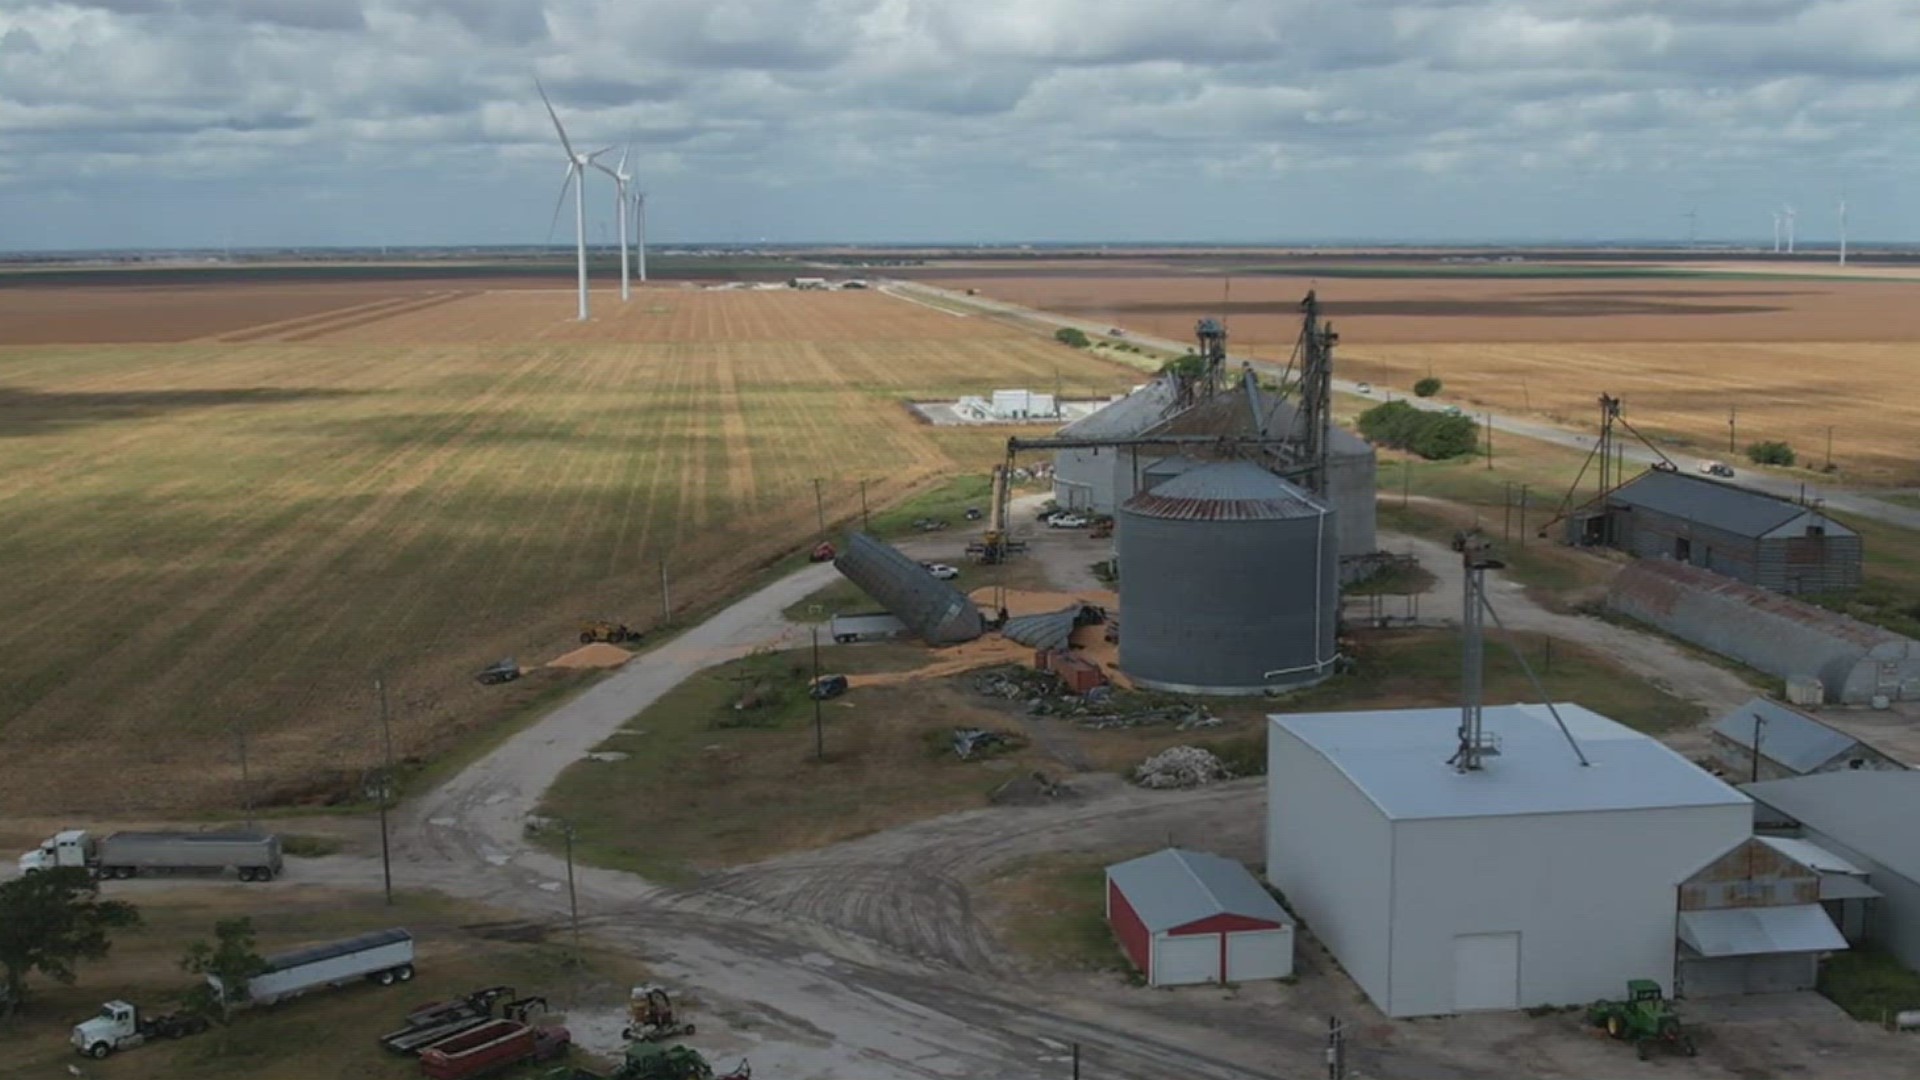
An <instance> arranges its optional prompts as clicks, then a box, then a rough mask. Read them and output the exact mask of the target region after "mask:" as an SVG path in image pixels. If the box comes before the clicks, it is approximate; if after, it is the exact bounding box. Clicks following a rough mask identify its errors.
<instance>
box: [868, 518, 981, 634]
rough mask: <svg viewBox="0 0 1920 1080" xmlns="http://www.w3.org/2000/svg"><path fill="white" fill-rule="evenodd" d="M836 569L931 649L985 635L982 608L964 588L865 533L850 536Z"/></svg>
mask: <svg viewBox="0 0 1920 1080" xmlns="http://www.w3.org/2000/svg"><path fill="white" fill-rule="evenodd" d="M833 565H834V568H835V569H836V570H839V571H840V572H841V573H842V574H845V575H846V576H847V579H848V580H849V581H852V582H853V583H854V584H855V585H858V586H860V587H861V588H862V589H864V590H866V593H867V595H868V596H871V597H873V598H874V600H875V601H877V602H878V603H879V604H880V606H881V607H884V608H886V609H887V610H888V611H890V612H892V613H893V614H894V616H895V617H896V618H898V619H899V620H900V621H901V622H903V623H906V624H907V629H908V630H911V631H913V633H915V634H917V635H919V637H920V638H921V639H922V640H924V641H926V642H927V643H928V644H929V645H952V644H956V643H958V642H962V641H972V640H973V639H974V638H977V637H979V636H980V635H981V634H982V633H984V632H985V631H986V623H985V621H984V620H983V619H981V617H980V609H979V608H977V607H975V606H974V603H973V601H971V600H969V599H967V598H966V596H964V595H962V594H961V592H960V590H958V589H956V588H954V587H953V586H951V585H949V584H947V583H946V582H944V581H940V580H938V579H936V578H935V577H934V576H933V575H932V574H929V573H927V570H926V567H923V566H921V565H920V564H919V563H917V562H915V561H913V560H912V559H910V558H908V557H907V555H906V554H905V553H904V552H902V551H901V550H900V549H898V548H896V547H894V546H893V545H891V544H888V543H886V542H884V541H881V540H876V539H874V538H873V537H871V536H868V535H867V534H866V533H853V534H851V535H849V536H848V537H847V543H846V548H845V550H843V551H841V553H840V555H839V557H838V558H836V559H834V560H833Z"/></svg>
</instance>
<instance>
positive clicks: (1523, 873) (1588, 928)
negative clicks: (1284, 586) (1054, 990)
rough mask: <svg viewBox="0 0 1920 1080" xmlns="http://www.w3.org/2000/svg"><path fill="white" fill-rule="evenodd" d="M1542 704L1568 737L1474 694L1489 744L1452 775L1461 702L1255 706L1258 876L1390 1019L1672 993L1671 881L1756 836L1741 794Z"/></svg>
mask: <svg viewBox="0 0 1920 1080" xmlns="http://www.w3.org/2000/svg"><path fill="white" fill-rule="evenodd" d="M1554 710H1556V711H1557V712H1558V714H1559V718H1560V721H1562V722H1564V723H1565V731H1564V732H1563V731H1562V729H1561V726H1560V723H1559V722H1556V720H1555V717H1554V714H1553V712H1550V711H1549V710H1548V708H1547V707H1546V706H1544V705H1503V706H1487V707H1486V708H1485V709H1484V710H1483V713H1482V729H1483V732H1484V736H1485V738H1487V739H1488V740H1490V742H1491V744H1492V745H1494V746H1497V748H1498V751H1499V752H1498V754H1497V755H1494V756H1491V757H1488V758H1487V759H1486V760H1485V763H1484V765H1483V767H1482V768H1480V769H1478V770H1473V771H1467V772H1460V771H1457V770H1456V769H1455V767H1454V765H1452V764H1450V758H1452V757H1453V755H1454V754H1455V753H1456V752H1457V750H1458V748H1459V745H1460V736H1459V728H1460V725H1461V712H1460V710H1459V709H1406V710H1398V711H1392V712H1348V713H1321V714H1318V715H1293V716H1285V715H1283V716H1274V717H1272V718H1271V725H1270V728H1269V730H1268V737H1267V814H1268V820H1267V878H1268V880H1269V881H1271V882H1272V883H1273V884H1274V885H1275V886H1277V887H1279V889H1280V890H1281V892H1282V893H1283V894H1284V895H1285V896H1286V897H1287V902H1288V904H1289V906H1290V907H1291V908H1292V909H1293V911H1294V912H1295V913H1296V914H1297V915H1299V917H1300V918H1301V919H1303V920H1305V921H1306V922H1307V923H1308V925H1310V926H1312V927H1313V932H1314V936H1315V937H1317V938H1318V939H1319V940H1320V941H1321V943H1323V944H1324V945H1326V947H1327V948H1328V949H1329V950H1330V951H1331V952H1332V953H1333V955H1334V956H1335V957H1337V958H1338V959H1339V961H1340V964H1341V966H1342V967H1343V968H1345V969H1346V971H1347V973H1348V974H1349V975H1350V976H1352V977H1353V980H1354V982H1356V983H1358V984H1359V986H1360V988H1361V989H1362V990H1363V991H1365V992H1366V994H1367V996H1368V997H1369V998H1371V999H1372V1000H1373V1002H1374V1004H1376V1005H1378V1006H1379V1007H1380V1009H1381V1011H1382V1012H1384V1013H1386V1014H1387V1015H1388V1016H1392V1017H1410V1016H1432V1015H1438V1014H1447V1013H1461V1012H1471V1011H1475V1010H1489V1009H1517V1008H1525V1007H1531V1006H1541V1005H1554V1006H1560V1005H1575V1004H1580V1003H1583V1002H1590V1001H1593V1000H1596V999H1599V998H1608V997H1618V996H1619V994H1620V992H1621V989H1622V988H1623V987H1625V986H1626V984H1627V980H1629V979H1653V980H1656V981H1657V982H1659V983H1660V984H1661V986H1662V987H1663V988H1664V989H1666V990H1667V991H1669V992H1671V991H1672V989H1673V982H1674V973H1675V963H1676V959H1677V953H1678V948H1677V946H1678V941H1679V939H1678V938H1677V937H1676V931H1677V916H1678V911H1679V895H1678V887H1679V885H1680V883H1681V882H1684V881H1686V880H1688V879H1689V878H1690V877H1692V876H1693V875H1694V874H1696V873H1698V872H1699V871H1700V870H1702V869H1703V868H1705V867H1707V866H1708V865H1709V864H1711V863H1713V862H1714V861H1715V860H1716V859H1719V858H1721V857H1722V856H1724V855H1726V854H1727V853H1728V852H1729V851H1732V850H1733V849H1734V848H1736V847H1738V846H1739V845H1740V844H1742V843H1744V842H1745V841H1746V840H1747V839H1748V838H1749V837H1750V836H1751V835H1752V829H1753V809H1752V803H1751V802H1750V801H1749V800H1748V799H1747V798H1746V797H1745V796H1744V795H1741V794H1740V793H1739V792H1738V791H1735V790H1734V789H1732V788H1730V787H1728V786H1727V785H1726V784H1723V783H1721V782H1720V781H1719V780H1717V779H1715V778H1714V777H1713V776H1712V775H1710V774H1709V773H1707V772H1706V771H1705V770H1703V769H1701V768H1699V767H1698V766H1696V765H1694V764H1693V763H1692V762H1690V761H1688V760H1687V759H1685V758H1683V757H1681V756H1680V755H1679V754H1677V753H1675V752H1674V751H1673V750H1671V749H1669V748H1667V747H1666V746H1663V745H1661V744H1660V743H1659V742H1657V741H1655V740H1653V739H1651V738H1648V737H1647V736H1645V735H1642V734H1640V733H1639V732H1636V731H1633V730H1631V729H1629V728H1626V727H1623V726H1622V725H1620V724H1616V723H1614V722H1613V721H1611V720H1608V719H1607V718H1605V717H1603V716H1600V715H1598V714H1596V713H1593V712H1590V711H1588V710H1586V709H1583V708H1581V707H1579V706H1578V705H1568V704H1561V705H1556V706H1554ZM1569 740H1571V741H1572V742H1574V743H1576V744H1577V745H1578V747H1579V756H1576V754H1575V751H1574V749H1573V747H1572V746H1570V745H1569ZM1582 757H1584V759H1585V760H1584V763H1583V761H1582Z"/></svg>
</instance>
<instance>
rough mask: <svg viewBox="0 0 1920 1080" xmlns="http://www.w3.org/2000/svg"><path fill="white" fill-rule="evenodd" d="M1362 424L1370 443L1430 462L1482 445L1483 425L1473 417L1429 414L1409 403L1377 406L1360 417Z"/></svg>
mask: <svg viewBox="0 0 1920 1080" xmlns="http://www.w3.org/2000/svg"><path fill="white" fill-rule="evenodd" d="M1358 425H1359V428H1360V434H1362V435H1365V436H1366V437H1367V439H1368V440H1369V441H1371V442H1373V443H1375V444H1377V445H1380V446H1391V447H1393V448H1394V449H1396V450H1406V451H1409V452H1411V453H1414V454H1418V455H1420V456H1421V457H1423V458H1426V459H1427V460H1428V461H1439V460H1441V459H1443V458H1451V457H1459V456H1460V455H1462V454H1470V453H1472V452H1473V451H1474V449H1475V448H1476V447H1478V446H1479V443H1480V423H1479V421H1477V420H1475V419H1474V418H1473V417H1471V416H1464V415H1456V414H1453V413H1436V412H1426V411H1424V410H1421V409H1416V408H1414V407H1413V406H1412V405H1410V404H1408V403H1407V402H1405V401H1389V402H1386V403H1385V404H1382V405H1375V406H1374V407H1373V408H1371V409H1368V410H1367V411H1366V412H1363V413H1361V414H1360V418H1359V420H1358Z"/></svg>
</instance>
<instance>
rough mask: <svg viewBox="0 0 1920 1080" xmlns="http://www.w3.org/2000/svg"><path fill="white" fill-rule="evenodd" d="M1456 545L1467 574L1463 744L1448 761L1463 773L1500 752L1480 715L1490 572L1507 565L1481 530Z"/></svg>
mask: <svg viewBox="0 0 1920 1080" xmlns="http://www.w3.org/2000/svg"><path fill="white" fill-rule="evenodd" d="M1453 546H1454V547H1455V548H1456V549H1458V550H1459V552H1460V565H1461V567H1462V568H1463V569H1464V570H1465V571H1466V574H1465V584H1464V586H1463V587H1462V589H1461V591H1460V596H1461V603H1460V633H1461V647H1460V730H1459V735H1460V747H1459V749H1457V750H1455V751H1454V752H1453V756H1452V757H1450V758H1448V759H1447V764H1449V765H1451V766H1453V767H1454V768H1455V769H1456V770H1458V771H1460V772H1476V771H1478V770H1479V769H1480V767H1481V763H1482V761H1483V760H1484V759H1486V758H1490V757H1498V756H1499V754H1500V740H1499V738H1498V737H1497V736H1492V735H1488V734H1487V733H1486V732H1485V731H1483V730H1481V727H1480V717H1481V711H1482V706H1483V704H1484V698H1485V674H1486V662H1487V657H1486V641H1487V634H1486V623H1485V621H1484V614H1485V612H1486V611H1487V571H1488V570H1489V569H1497V568H1499V567H1502V566H1505V565H1506V564H1505V563H1503V562H1501V561H1500V560H1498V559H1495V558H1492V557H1491V556H1489V555H1488V554H1487V552H1488V551H1489V550H1490V549H1491V548H1492V547H1493V544H1492V542H1491V541H1489V540H1488V539H1487V538H1486V537H1484V536H1482V535H1480V533H1478V532H1465V533H1461V534H1459V535H1458V536H1456V537H1454V540H1453Z"/></svg>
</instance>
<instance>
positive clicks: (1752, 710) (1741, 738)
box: [1713, 697, 1860, 775]
mask: <svg viewBox="0 0 1920 1080" xmlns="http://www.w3.org/2000/svg"><path fill="white" fill-rule="evenodd" d="M1756 717H1757V718H1758V724H1757V725H1756V723H1755V718H1756ZM1756 726H1757V727H1758V728H1759V733H1760V756H1761V757H1763V758H1766V759H1767V760H1769V761H1772V762H1774V763H1776V764H1778V765H1780V766H1781V767H1782V768H1785V769H1787V770H1789V771H1791V772H1794V773H1799V774H1802V775H1804V774H1806V773H1810V772H1814V771H1816V770H1818V769H1819V768H1820V766H1822V765H1825V764H1826V763H1827V762H1829V761H1832V760H1833V759H1834V758H1837V757H1839V756H1841V755H1842V754H1848V753H1851V752H1853V751H1854V750H1856V749H1858V748H1859V746H1860V740H1858V739H1856V738H1854V737H1853V736H1851V735H1848V734H1846V733H1844V732H1841V731H1836V730H1834V729H1833V728H1830V727H1828V726H1827V725H1825V724H1823V723H1821V722H1820V721H1818V720H1815V719H1814V718H1813V717H1811V716H1808V715H1807V714H1805V713H1803V712H1800V711H1798V710H1796V709H1789V708H1787V707H1786V706H1785V705H1782V704H1780V703H1779V702H1776V701H1768V700H1767V699H1766V698H1759V697H1757V698H1754V699H1752V700H1750V701H1748V702H1747V703H1746V704H1745V705H1742V706H1740V707H1739V708H1737V709H1735V710H1733V711H1732V712H1730V713H1727V714H1726V715H1725V716H1722V717H1721V718H1720V719H1719V720H1716V721H1714V725H1713V733H1714V734H1715V735H1718V736H1719V737H1721V738H1722V739H1725V740H1727V741H1728V742H1731V743H1733V744H1734V745H1735V746H1738V747H1740V748H1741V749H1742V750H1745V751H1746V752H1748V753H1752V752H1753V737H1754V729H1755V727H1756Z"/></svg>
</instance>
